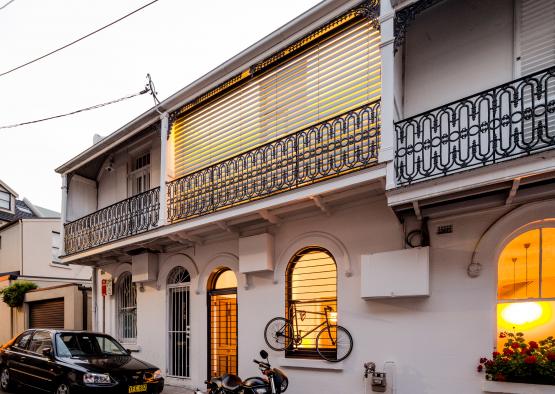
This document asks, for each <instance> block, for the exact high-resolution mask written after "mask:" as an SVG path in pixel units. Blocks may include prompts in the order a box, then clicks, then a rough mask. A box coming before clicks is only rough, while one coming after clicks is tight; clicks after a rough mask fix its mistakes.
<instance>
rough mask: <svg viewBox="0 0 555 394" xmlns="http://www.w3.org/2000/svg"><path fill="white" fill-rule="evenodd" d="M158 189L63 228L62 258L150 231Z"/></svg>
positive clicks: (157, 205)
mask: <svg viewBox="0 0 555 394" xmlns="http://www.w3.org/2000/svg"><path fill="white" fill-rule="evenodd" d="M159 211H160V188H159V187H157V188H154V189H150V190H148V191H146V192H144V193H140V194H137V195H135V196H133V197H130V198H128V199H125V200H123V201H120V202H117V203H115V204H113V205H110V206H108V207H106V208H102V209H100V210H98V211H96V212H93V213H91V214H90V215H87V216H85V217H82V218H80V219H77V220H75V221H73V222H71V223H67V224H65V225H64V230H65V236H64V245H65V254H66V255H69V254H73V253H77V252H82V251H84V250H87V249H90V248H93V247H95V246H99V245H103V244H106V243H108V242H111V241H116V240H118V239H122V238H126V237H129V236H131V235H135V234H138V233H142V232H145V231H148V230H151V229H153V228H154V227H156V226H157V225H158V219H159V213H160V212H159Z"/></svg>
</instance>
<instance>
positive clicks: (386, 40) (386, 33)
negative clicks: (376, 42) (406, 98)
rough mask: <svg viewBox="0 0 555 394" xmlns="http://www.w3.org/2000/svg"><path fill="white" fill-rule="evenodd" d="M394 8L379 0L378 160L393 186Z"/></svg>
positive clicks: (390, 185) (384, 0)
mask: <svg viewBox="0 0 555 394" xmlns="http://www.w3.org/2000/svg"><path fill="white" fill-rule="evenodd" d="M394 23H395V10H394V9H393V8H392V7H391V2H390V0H382V1H380V32H381V43H380V56H381V79H382V97H381V136H380V141H381V142H380V153H379V155H378V161H379V162H380V163H387V179H386V182H387V185H386V188H387V189H389V188H391V187H394V186H395V178H394V176H395V174H394V171H393V157H394V149H395V138H394V133H395V127H394V121H395V119H394V118H395V115H394V113H395V112H394V111H395V34H394Z"/></svg>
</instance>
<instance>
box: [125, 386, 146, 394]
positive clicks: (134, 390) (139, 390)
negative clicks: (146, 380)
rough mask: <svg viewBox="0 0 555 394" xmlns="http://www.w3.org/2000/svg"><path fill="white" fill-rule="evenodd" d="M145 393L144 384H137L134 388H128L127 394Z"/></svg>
mask: <svg viewBox="0 0 555 394" xmlns="http://www.w3.org/2000/svg"><path fill="white" fill-rule="evenodd" d="M145 391H146V384H137V385H135V386H129V391H128V392H129V393H143V392H145Z"/></svg>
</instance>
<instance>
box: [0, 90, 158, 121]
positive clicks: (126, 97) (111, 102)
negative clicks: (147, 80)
mask: <svg viewBox="0 0 555 394" xmlns="http://www.w3.org/2000/svg"><path fill="white" fill-rule="evenodd" d="M148 92H149V90H148V88H145V89H144V90H142V91H140V92H139V93H135V94H131V95H129V96H125V97H122V98H119V99H117V100H112V101H108V102H107V103H102V104H97V105H93V106H91V107H87V108H81V109H78V110H76V111H72V112H68V113H65V114H61V115H54V116H49V117H47V118H42V119H37V120H31V121H29V122H21V123H15V124H11V125H7V126H0V129H11V128H14V127H20V126H25V125H29V124H33V123H39V122H44V121H47V120H52V119H57V118H63V117H65V116H70V115H75V114H78V113H80V112H85V111H90V110H92V109H97V108H102V107H106V106H107V105H111V104H115V103H119V102H120V101H125V100H128V99H130V98H133V97H137V96H140V95H142V94H145V93H148Z"/></svg>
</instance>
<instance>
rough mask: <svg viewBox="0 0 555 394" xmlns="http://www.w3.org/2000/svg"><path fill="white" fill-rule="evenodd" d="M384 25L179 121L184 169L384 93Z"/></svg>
mask: <svg viewBox="0 0 555 394" xmlns="http://www.w3.org/2000/svg"><path fill="white" fill-rule="evenodd" d="M379 42H380V36H379V32H378V31H376V30H374V29H373V28H372V27H371V26H370V23H369V22H368V21H364V22H359V23H357V24H355V25H353V26H351V27H349V28H347V29H346V30H343V31H340V32H337V33H335V35H333V36H331V37H329V38H327V39H326V40H324V41H322V42H320V43H319V44H318V45H316V46H314V47H312V48H310V49H308V50H306V51H304V52H303V53H301V54H299V55H297V56H295V57H294V58H293V59H291V60H289V61H287V62H286V63H284V64H282V65H280V66H278V67H276V68H275V69H273V70H271V71H269V72H267V73H265V74H262V75H261V76H259V77H255V78H253V80H252V81H250V82H248V83H246V84H244V85H242V86H241V87H239V88H237V89H235V90H233V91H231V92H229V93H226V94H225V95H223V96H222V97H220V98H218V99H217V100H215V101H214V102H212V103H209V104H207V105H205V106H203V107H200V108H198V109H196V110H194V111H192V112H190V113H188V114H187V115H185V116H184V117H183V118H181V119H179V120H178V121H176V122H175V123H174V125H173V132H172V135H173V136H174V137H173V138H174V139H175V140H174V142H175V171H176V177H181V176H183V175H186V174H189V173H192V172H194V171H197V170H200V169H202V168H205V167H207V166H210V165H212V164H214V163H217V162H220V161H222V160H224V159H227V158H230V157H232V156H235V155H237V154H239V153H242V152H245V151H247V150H250V149H252V148H254V147H256V146H259V145H262V144H264V143H267V142H270V141H272V140H275V139H277V138H280V137H282V136H284V135H287V134H290V133H292V132H295V131H298V130H302V129H303V128H306V127H308V126H310V125H312V124H315V123H318V122H320V121H323V120H325V119H328V118H330V117H334V116H336V115H339V114H341V113H344V112H347V111H348V110H350V109H353V108H356V107H359V106H361V105H363V104H364V103H367V102H369V101H373V100H375V99H378V98H379V97H380V86H381V85H380V57H379Z"/></svg>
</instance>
